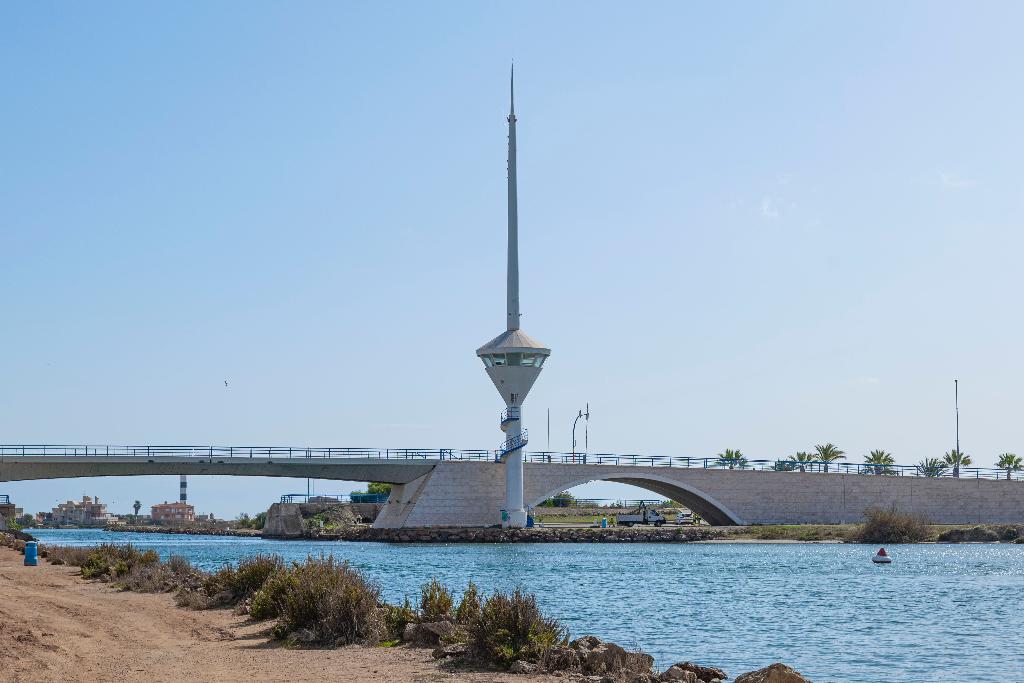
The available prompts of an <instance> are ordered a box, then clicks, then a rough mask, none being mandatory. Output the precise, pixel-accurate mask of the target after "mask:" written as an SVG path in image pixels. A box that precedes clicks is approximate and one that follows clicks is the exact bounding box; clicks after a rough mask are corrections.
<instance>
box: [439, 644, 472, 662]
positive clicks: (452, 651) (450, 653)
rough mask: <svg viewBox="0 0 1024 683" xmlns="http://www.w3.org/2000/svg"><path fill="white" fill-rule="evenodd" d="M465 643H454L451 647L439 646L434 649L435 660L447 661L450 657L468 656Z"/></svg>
mask: <svg viewBox="0 0 1024 683" xmlns="http://www.w3.org/2000/svg"><path fill="white" fill-rule="evenodd" d="M466 650H467V647H466V644H465V643H452V644H451V645H438V646H437V647H436V648H434V652H433V655H434V659H447V658H448V657H464V656H465V655H466Z"/></svg>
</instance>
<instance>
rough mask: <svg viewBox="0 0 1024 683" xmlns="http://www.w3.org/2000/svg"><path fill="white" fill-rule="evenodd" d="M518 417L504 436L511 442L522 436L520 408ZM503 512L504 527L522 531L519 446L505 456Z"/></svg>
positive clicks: (521, 469) (521, 454)
mask: <svg viewBox="0 0 1024 683" xmlns="http://www.w3.org/2000/svg"><path fill="white" fill-rule="evenodd" d="M519 411H520V413H519V415H520V417H519V419H518V420H516V421H515V422H514V423H512V424H511V425H509V427H508V430H507V431H506V432H505V436H506V437H507V438H508V439H509V440H510V441H511V440H517V441H518V439H519V437H520V435H521V434H522V408H520V409H519ZM505 511H506V512H507V513H508V519H507V520H505V523H504V526H507V527H512V528H514V529H522V528H523V527H525V526H526V509H525V508H524V507H523V447H522V445H520V446H519V447H518V448H516V449H515V450H513V451H511V452H509V453H508V455H506V456H505Z"/></svg>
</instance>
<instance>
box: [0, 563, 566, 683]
mask: <svg viewBox="0 0 1024 683" xmlns="http://www.w3.org/2000/svg"><path fill="white" fill-rule="evenodd" d="M23 560H24V558H23V557H22V556H21V555H20V554H19V553H17V552H15V551H14V550H11V549H10V548H4V547H0V681H11V682H19V683H20V682H21V681H83V682H85V681H88V682H89V683H95V681H146V682H149V683H152V682H154V681H175V682H176V683H180V682H181V681H250V682H251V681H282V680H302V679H306V680H346V681H381V682H383V681H388V682H394V681H414V682H419V681H423V682H427V681H431V682H433V681H457V682H459V683H462V682H467V683H498V682H499V681H504V682H506V683H513V682H514V683H527V682H529V683H541V682H542V681H545V682H550V681H555V680H558V679H555V678H551V677H546V676H543V677H526V676H512V675H509V674H505V673H477V672H466V671H451V670H448V669H445V668H442V667H440V666H439V665H438V664H437V663H436V662H435V661H434V660H433V659H432V658H431V656H430V650H427V649H412V648H408V647H396V648H368V647H354V646H353V647H346V648H340V649H337V650H299V649H290V648H284V647H281V646H279V645H276V644H274V643H269V642H268V641H267V637H266V632H267V630H268V628H269V627H268V625H267V624H255V623H253V622H251V621H249V620H248V619H247V618H245V617H241V616H238V615H235V614H232V613H231V612H230V611H226V610H207V611H200V612H193V611H189V610H185V609H181V608H179V607H176V606H175V605H174V602H173V600H172V599H171V597H170V596H169V595H148V594H138V593H127V592H117V591H114V590H113V589H111V588H110V587H109V585H107V584H103V583H97V582H91V581H86V580H85V579H82V578H81V577H80V576H79V575H78V569H77V568H73V567H65V566H54V565H50V564H49V563H47V562H46V561H45V560H40V563H39V566H38V567H25V566H23V564H22V562H23Z"/></svg>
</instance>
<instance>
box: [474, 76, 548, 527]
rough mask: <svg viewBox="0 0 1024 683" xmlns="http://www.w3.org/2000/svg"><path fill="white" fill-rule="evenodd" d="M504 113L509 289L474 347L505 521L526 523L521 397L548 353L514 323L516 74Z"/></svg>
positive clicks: (516, 271)
mask: <svg viewBox="0 0 1024 683" xmlns="http://www.w3.org/2000/svg"><path fill="white" fill-rule="evenodd" d="M510 84H511V85H510V96H511V97H510V106H509V114H508V291H507V302H506V304H507V306H506V321H505V322H506V329H505V331H504V332H502V333H501V334H499V335H498V336H497V337H495V338H494V339H492V340H491V341H489V342H487V343H486V344H484V345H483V346H481V347H480V348H479V349H477V350H476V355H477V356H479V357H480V359H481V360H483V362H484V367H485V368H487V374H488V376H490V378H491V381H492V382H494V386H495V387H496V388H497V389H498V393H499V394H501V398H502V400H504V401H505V406H506V409H505V412H503V413H502V414H501V431H503V432H505V442H504V443H503V444H502V445H501V448H499V449H498V454H499V455H498V458H499V460H501V461H503V462H504V463H505V509H506V510H507V511H508V517H507V519H503V520H502V524H503V525H505V526H510V527H524V526H526V510H525V509H524V508H523V447H524V446H526V442H527V432H526V430H525V429H523V428H522V425H523V409H522V406H523V401H525V400H526V394H528V393H529V391H530V387H532V386H533V383H534V382H535V381H537V376H538V375H540V370H541V367H543V365H544V361H546V360H547V358H548V356H550V355H551V349H548V348H545V347H544V346H542V345H541V344H539V343H538V342H536V341H534V340H533V339H532V338H530V336H529V335H527V334H526V333H525V332H523V331H522V330H520V329H519V211H518V201H517V195H516V97H515V74H514V73H513V75H512V78H511V79H510Z"/></svg>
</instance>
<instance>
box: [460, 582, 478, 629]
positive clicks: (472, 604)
mask: <svg viewBox="0 0 1024 683" xmlns="http://www.w3.org/2000/svg"><path fill="white" fill-rule="evenodd" d="M479 617H480V590H479V589H478V588H477V587H476V584H475V583H473V581H472V580H470V582H469V585H468V586H466V590H465V591H463V593H462V600H460V601H459V608H458V609H457V610H455V621H456V623H459V624H470V623H472V622H473V621H475V620H476V619H478V618H479Z"/></svg>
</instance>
